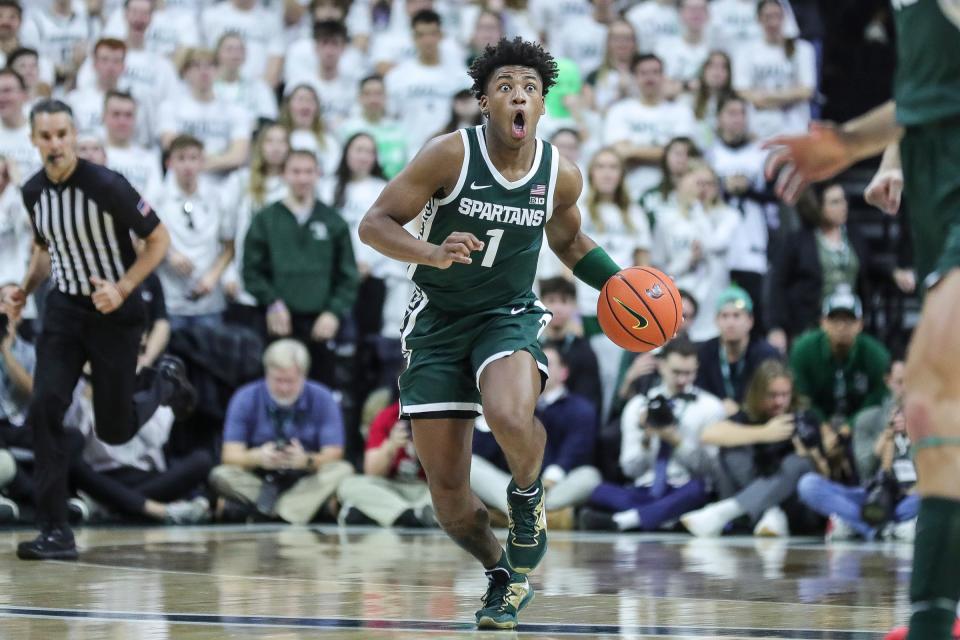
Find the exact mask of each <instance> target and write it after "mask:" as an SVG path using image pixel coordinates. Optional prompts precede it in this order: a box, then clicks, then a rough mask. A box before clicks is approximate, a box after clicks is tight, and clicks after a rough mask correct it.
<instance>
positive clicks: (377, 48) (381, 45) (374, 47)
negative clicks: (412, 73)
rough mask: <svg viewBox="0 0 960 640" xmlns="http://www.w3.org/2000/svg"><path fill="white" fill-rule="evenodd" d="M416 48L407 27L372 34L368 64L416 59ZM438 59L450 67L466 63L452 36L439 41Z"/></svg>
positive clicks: (395, 62)
mask: <svg viewBox="0 0 960 640" xmlns="http://www.w3.org/2000/svg"><path fill="white" fill-rule="evenodd" d="M416 58H417V48H416V47H415V46H414V44H413V34H412V33H411V32H410V30H409V29H407V30H405V31H398V32H390V31H387V32H384V33H381V34H378V35H376V36H374V38H373V41H372V42H371V44H370V65H371V66H376V65H378V64H383V63H390V64H393V65H398V64H401V63H403V62H407V61H410V60H416ZM440 60H442V61H443V62H442V64H445V65H449V66H451V67H454V66H460V65H463V64H464V63H466V60H467V54H466V52H465V51H464V49H463V47H461V46H460V44H459V43H458V42H457V41H456V40H454V39H453V38H444V39H443V40H441V41H440Z"/></svg>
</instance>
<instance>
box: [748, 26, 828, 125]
mask: <svg viewBox="0 0 960 640" xmlns="http://www.w3.org/2000/svg"><path fill="white" fill-rule="evenodd" d="M798 86H799V87H808V88H810V89H816V86H817V61H816V54H815V52H814V49H813V45H811V44H810V43H809V42H807V41H806V40H796V41H795V50H794V52H793V57H792V58H789V59H788V58H787V54H786V52H785V51H784V47H783V45H771V44H768V43H767V42H766V41H764V40H757V41H754V42H750V43H747V44H744V45H743V46H742V47H740V48H739V49H737V52H736V55H735V56H734V59H733V87H734V89H736V90H737V91H743V90H749V89H766V90H775V89H786V88H789V87H798ZM809 123H810V103H809V102H800V103H796V104H794V105H792V106H789V107H786V108H783V109H756V110H754V112H753V114H752V119H751V122H750V128H751V130H752V131H753V133H754V134H755V135H756V136H757V137H759V138H766V137H769V136H772V135H775V134H779V133H799V132H805V131H806V130H807V125H808V124H809Z"/></svg>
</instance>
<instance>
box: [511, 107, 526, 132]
mask: <svg viewBox="0 0 960 640" xmlns="http://www.w3.org/2000/svg"><path fill="white" fill-rule="evenodd" d="M525 135H527V125H526V124H525V123H524V119H523V111H517V113H516V115H514V116H513V137H514V138H522V137H524V136H525Z"/></svg>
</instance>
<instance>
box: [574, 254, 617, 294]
mask: <svg viewBox="0 0 960 640" xmlns="http://www.w3.org/2000/svg"><path fill="white" fill-rule="evenodd" d="M619 271H620V267H619V266H618V265H617V263H616V262H614V261H613V258H611V257H610V256H609V255H607V252H606V251H604V250H603V249H602V248H601V247H594V248H593V249H591V250H590V251H589V252H587V255H585V256H583V257H582V258H580V261H579V262H577V264H576V265H574V267H573V275H574V276H575V277H576V278H578V279H580V280H582V281H584V282H586V283H587V284H588V285H590V286H591V287H593V288H594V289H597V290H598V291H599V290H600V289H602V288H603V285H604V283H605V282H606V281H607V280H609V279H610V277H611V276H613V275H615V274H616V273H617V272H619Z"/></svg>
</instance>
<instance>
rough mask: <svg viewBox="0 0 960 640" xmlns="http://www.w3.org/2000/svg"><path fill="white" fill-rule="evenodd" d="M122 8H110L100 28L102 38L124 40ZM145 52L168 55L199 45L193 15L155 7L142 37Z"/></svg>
mask: <svg viewBox="0 0 960 640" xmlns="http://www.w3.org/2000/svg"><path fill="white" fill-rule="evenodd" d="M123 13H124V12H123V8H120V9H117V10H116V11H114V12H113V13H112V14H111V15H110V18H109V19H108V20H107V24H106V26H105V27H104V28H103V37H104V38H117V39H118V40H124V41H126V39H127V33H128V29H127V21H126V19H125V18H124V15H123ZM144 46H145V47H146V48H147V50H148V51H153V52H154V53H157V54H160V55H161V56H164V57H166V58H172V57H173V54H174V53H175V52H176V51H177V49H185V48H187V47H198V46H200V29H199V27H198V24H197V17H196V15H194V14H191V13H190V12H189V11H184V10H183V9H171V8H170V7H169V6H168V7H165V8H163V9H157V10H155V11H154V12H153V15H152V16H151V17H150V26H149V27H147V33H146V36H145V38H144Z"/></svg>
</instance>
